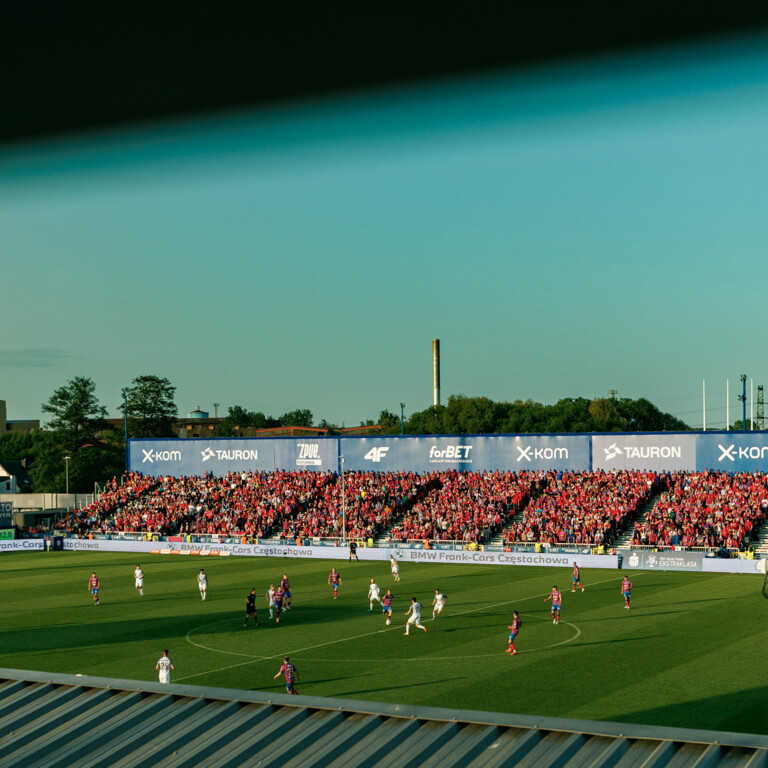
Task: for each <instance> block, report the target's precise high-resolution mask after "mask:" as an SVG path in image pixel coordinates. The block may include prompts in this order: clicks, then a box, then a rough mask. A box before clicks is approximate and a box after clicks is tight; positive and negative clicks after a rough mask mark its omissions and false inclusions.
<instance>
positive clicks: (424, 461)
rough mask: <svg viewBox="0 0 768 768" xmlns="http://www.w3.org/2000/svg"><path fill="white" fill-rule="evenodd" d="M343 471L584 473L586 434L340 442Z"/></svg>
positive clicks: (373, 438) (586, 465) (587, 455)
mask: <svg viewBox="0 0 768 768" xmlns="http://www.w3.org/2000/svg"><path fill="white" fill-rule="evenodd" d="M340 443H341V453H342V455H343V456H344V466H345V467H346V469H352V470H357V471H369V470H373V471H377V472H399V471H412V472H421V473H423V472H435V471H441V470H443V469H460V470H462V471H468V472H483V471H488V470H490V471H493V470H502V471H508V470H513V471H519V470H523V469H525V470H538V469H545V470H546V469H556V470H564V469H569V470H579V471H580V470H588V469H589V436H588V435H475V436H464V435H457V436H455V437H354V438H342V439H341V441H340Z"/></svg>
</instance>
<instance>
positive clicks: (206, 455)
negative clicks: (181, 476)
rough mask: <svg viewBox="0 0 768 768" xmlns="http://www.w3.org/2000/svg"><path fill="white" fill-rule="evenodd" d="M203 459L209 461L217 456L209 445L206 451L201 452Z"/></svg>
mask: <svg viewBox="0 0 768 768" xmlns="http://www.w3.org/2000/svg"><path fill="white" fill-rule="evenodd" d="M200 453H201V454H202V457H203V461H204V462H205V461H208V459H212V458H213V457H214V456H215V455H216V454H215V453H214V452H213V448H211V446H210V445H209V446H208V447H207V448H206V449H205V450H204V451H200Z"/></svg>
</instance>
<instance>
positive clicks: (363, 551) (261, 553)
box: [64, 539, 619, 568]
mask: <svg viewBox="0 0 768 768" xmlns="http://www.w3.org/2000/svg"><path fill="white" fill-rule="evenodd" d="M64 549H65V550H69V551H81V552H144V553H147V554H160V555H208V556H219V557H220V556H225V557H227V556H230V555H234V556H237V557H293V558H296V559H305V558H307V559H309V558H316V559H321V560H347V559H348V558H349V550H348V549H347V547H297V546H294V545H289V546H280V545H272V544H215V543H210V544H209V543H206V544H202V543H196V544H195V543H190V544H188V543H186V542H184V543H182V542H173V541H162V542H157V541H123V540H119V539H64ZM357 555H358V557H359V558H360V560H362V561H365V560H371V561H377V560H378V561H387V560H389V557H390V555H394V558H395V560H397V561H398V562H403V563H407V562H414V563H417V562H418V563H460V564H467V565H472V564H476V565H538V566H544V567H549V568H568V567H571V566H573V564H574V563H578V565H579V568H618V567H619V558H618V556H616V555H573V554H570V555H569V554H554V553H553V554H547V553H545V552H482V551H475V552H472V551H464V550H448V549H405V548H403V549H398V548H396V547H394V548H381V547H373V548H371V549H368V548H364V547H358V549H357Z"/></svg>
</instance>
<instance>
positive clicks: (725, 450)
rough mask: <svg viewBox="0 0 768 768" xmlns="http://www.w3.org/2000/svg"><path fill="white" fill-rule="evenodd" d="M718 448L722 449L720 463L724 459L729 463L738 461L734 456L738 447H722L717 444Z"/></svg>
mask: <svg viewBox="0 0 768 768" xmlns="http://www.w3.org/2000/svg"><path fill="white" fill-rule="evenodd" d="M717 447H718V448H719V449H720V458H719V459H718V461H722V460H723V459H728V460H729V461H736V457H735V456H734V455H733V454H734V451H735V450H736V446H735V445H733V444H731V445H720V443H718V444H717Z"/></svg>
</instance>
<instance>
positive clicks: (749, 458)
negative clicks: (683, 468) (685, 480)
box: [696, 432, 768, 472]
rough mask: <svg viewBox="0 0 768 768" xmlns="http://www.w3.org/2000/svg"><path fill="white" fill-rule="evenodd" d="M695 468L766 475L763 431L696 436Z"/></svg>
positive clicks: (766, 439) (766, 441)
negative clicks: (763, 473) (762, 473)
mask: <svg viewBox="0 0 768 768" xmlns="http://www.w3.org/2000/svg"><path fill="white" fill-rule="evenodd" d="M696 469H697V470H699V471H700V472H703V471H704V470H705V469H717V470H721V471H723V472H768V434H766V433H765V432H705V433H703V434H700V435H698V446H697V449H696Z"/></svg>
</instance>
